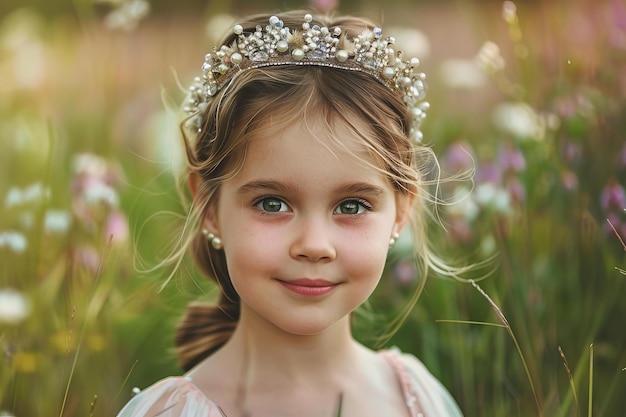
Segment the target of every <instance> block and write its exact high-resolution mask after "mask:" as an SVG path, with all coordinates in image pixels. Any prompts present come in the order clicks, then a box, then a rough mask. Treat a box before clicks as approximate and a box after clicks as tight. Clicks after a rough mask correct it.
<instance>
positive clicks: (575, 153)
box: [562, 141, 582, 165]
mask: <svg viewBox="0 0 626 417" xmlns="http://www.w3.org/2000/svg"><path fill="white" fill-rule="evenodd" d="M562 152H563V157H564V158H565V162H567V164H568V165H573V164H575V163H576V162H578V161H579V160H580V157H581V156H582V149H581V148H580V145H578V144H577V143H574V142H570V141H567V142H565V143H564V144H563V147H562Z"/></svg>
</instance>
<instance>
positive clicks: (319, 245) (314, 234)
mask: <svg viewBox="0 0 626 417" xmlns="http://www.w3.org/2000/svg"><path fill="white" fill-rule="evenodd" d="M294 227H296V230H295V235H294V239H293V242H292V244H291V247H290V250H289V252H290V255H291V257H292V258H294V259H296V260H304V261H309V262H329V261H332V260H333V259H335V257H336V256H337V252H336V249H335V245H334V243H333V239H332V232H331V230H330V229H331V227H330V225H329V224H327V221H325V220H324V219H311V218H309V219H302V221H300V222H298V225H297V226H296V225H294Z"/></svg>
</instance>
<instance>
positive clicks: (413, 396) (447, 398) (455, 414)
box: [380, 348, 462, 417]
mask: <svg viewBox="0 0 626 417" xmlns="http://www.w3.org/2000/svg"><path fill="white" fill-rule="evenodd" d="M380 354H381V355H383V356H384V357H385V358H386V359H387V360H388V361H389V363H391V365H392V367H393V368H394V370H395V372H396V375H397V376H398V379H399V380H400V384H401V385H402V389H403V391H404V393H403V394H404V398H405V399H406V402H407V406H408V407H409V409H410V410H411V415H412V416H415V417H417V416H445V417H462V413H461V410H460V409H459V406H458V405H457V403H456V401H454V399H453V398H452V396H451V395H450V393H449V392H448V390H447V389H446V388H445V387H444V386H443V384H442V383H441V382H440V381H439V380H438V379H437V378H435V376H434V375H433V374H432V373H431V372H430V371H429V370H428V369H427V368H426V366H425V365H424V364H423V363H422V362H421V361H420V360H419V359H417V358H416V357H415V356H413V355H411V354H408V353H403V352H401V351H400V350H399V349H397V348H392V349H389V350H383V351H381V352H380Z"/></svg>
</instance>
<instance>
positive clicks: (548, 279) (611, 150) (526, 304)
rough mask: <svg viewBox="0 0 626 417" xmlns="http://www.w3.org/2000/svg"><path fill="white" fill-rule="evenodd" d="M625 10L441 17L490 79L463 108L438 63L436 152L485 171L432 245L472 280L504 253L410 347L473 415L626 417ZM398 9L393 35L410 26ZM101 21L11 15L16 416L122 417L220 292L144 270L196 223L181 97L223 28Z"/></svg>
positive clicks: (8, 354) (2, 194)
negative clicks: (188, 316) (186, 315)
mask: <svg viewBox="0 0 626 417" xmlns="http://www.w3.org/2000/svg"><path fill="white" fill-rule="evenodd" d="M616 4H617V3H616V2H611V1H606V2H593V3H592V2H585V1H575V2H566V1H564V0H563V1H559V2H553V3H550V4H549V5H548V4H545V3H544V4H532V5H526V4H518V5H517V9H514V8H512V6H511V4H510V3H506V7H505V8H504V15H502V9H501V7H500V6H501V5H500V4H498V5H497V7H495V8H493V7H487V6H484V4H483V3H479V2H458V3H455V4H454V7H452V8H451V7H450V5H449V4H448V5H445V6H439V7H441V11H440V19H441V20H446V19H449V18H450V19H451V18H452V17H453V16H451V15H449V14H453V13H457V14H458V13H463V16H462V17H463V19H466V20H467V21H469V22H470V23H472V24H473V25H475V27H480V28H482V29H481V30H480V31H478V30H477V31H476V32H475V33H474V34H473V35H474V36H475V38H476V47H475V48H474V49H473V51H474V52H473V54H472V56H470V57H451V58H464V59H465V58H469V60H472V59H473V55H478V56H479V57H480V58H479V59H478V62H479V63H480V65H482V69H480V68H478V67H476V68H478V70H479V71H482V74H483V75H486V76H488V77H489V78H488V79H489V81H487V82H486V83H485V81H482V83H481V82H479V81H476V83H475V84H473V86H472V87H467V84H466V87H464V88H465V89H464V90H456V88H458V87H454V86H451V84H449V83H446V80H445V77H444V76H443V75H441V76H440V73H439V72H438V70H439V68H441V66H439V64H443V63H441V62H434V63H432V62H431V64H430V70H431V71H430V72H429V75H430V78H429V82H430V100H431V102H432V109H433V110H432V111H431V113H430V115H429V121H428V122H427V123H426V124H425V129H426V132H425V133H426V137H427V138H436V140H434V139H433V146H434V147H435V148H436V150H437V152H438V153H439V154H441V155H442V162H443V167H444V169H446V170H448V173H454V172H456V170H457V169H458V168H459V165H458V164H459V159H458V153H457V154H453V151H454V152H457V151H458V150H459V149H460V148H459V145H462V146H463V149H465V151H464V152H462V153H463V154H464V155H465V156H466V157H467V156H468V155H469V156H471V157H472V158H473V161H472V162H470V164H469V165H464V164H466V163H467V158H466V159H464V160H463V161H465V162H462V163H461V166H464V167H465V168H467V167H468V166H470V167H475V168H476V169H477V172H478V175H477V178H476V182H475V188H474V191H473V192H472V193H471V194H470V196H469V197H467V198H466V199H464V200H463V201H461V202H460V203H459V204H457V205H453V206H450V207H444V208H442V211H441V212H440V216H441V218H442V220H443V223H444V225H445V227H446V228H445V229H443V230H439V231H437V229H433V235H432V237H433V240H434V241H435V242H436V243H437V244H438V245H439V246H441V247H442V248H443V249H444V250H443V253H444V255H445V256H446V257H447V258H449V259H452V260H454V261H456V262H461V263H467V264H472V263H476V264H479V263H480V262H482V261H484V260H485V259H489V258H490V257H493V256H494V255H495V258H494V261H493V263H492V264H491V266H490V268H491V267H492V268H493V269H494V272H492V273H491V274H490V275H489V276H487V277H485V276H484V275H485V274H484V271H483V270H476V271H475V272H473V273H469V274H468V275H467V276H465V277H464V278H465V279H466V280H467V281H466V282H465V283H460V282H452V281H448V280H445V279H436V278H432V279H430V280H429V281H428V282H427V284H426V287H425V290H424V293H423V295H422V297H421V298H420V300H419V302H418V305H417V306H416V308H415V309H414V311H413V313H412V314H411V315H410V317H409V318H408V320H407V322H406V324H405V325H404V326H403V327H402V328H401V329H400V330H399V331H398V333H397V334H396V335H395V336H394V338H393V339H392V340H391V342H390V344H396V345H398V346H400V347H401V348H402V349H403V350H406V351H409V352H413V353H415V354H416V355H417V356H419V357H420V358H421V359H422V360H423V361H424V362H425V363H426V364H427V365H428V367H429V368H430V369H431V370H432V371H433V372H434V373H435V374H436V375H437V376H438V377H439V378H441V380H442V381H443V382H444V383H445V385H446V386H447V387H449V388H450V390H451V391H452V393H453V395H454V396H455V398H457V400H458V402H459V404H460V405H461V408H462V409H463V410H464V412H465V414H466V415H467V416H470V417H471V416H524V417H525V416H559V417H570V416H582V415H585V414H587V415H588V416H594V417H602V416H606V417H613V416H619V415H622V414H623V410H624V409H626V400H625V399H624V398H623V395H621V393H622V392H624V389H626V380H625V379H626V374H625V371H624V369H625V367H626V349H625V347H624V346H625V342H626V336H625V335H624V332H623V331H622V329H623V318H624V317H626V304H625V303H624V302H623V298H624V294H625V291H626V288H625V287H626V276H625V275H626V274H625V273H624V270H625V269H626V264H625V261H626V257H625V256H624V254H625V251H626V248H625V247H624V244H623V240H622V239H624V238H626V236H625V232H626V227H624V224H625V223H626V214H625V213H624V211H623V209H624V207H623V206H622V207H616V205H617V206H618V205H619V204H617V203H619V201H620V200H619V195H620V193H619V190H620V187H621V189H623V187H624V186H625V185H626V168H625V166H626V162H625V161H626V159H623V158H626V156H625V155H626V154H625V150H624V148H623V146H624V140H623V133H622V132H624V131H625V129H626V126H625V125H624V124H625V123H626V104H625V102H624V100H623V96H624V91H626V90H625V89H626V87H625V86H624V80H623V75H621V74H622V73H623V68H624V65H625V64H626V56H625V51H626V46H625V45H624V41H623V37H624V36H625V35H624V30H623V29H620V26H619V25H618V22H617V21H616V20H615V19H616V17H614V16H618V17H619V16H622V15H620V14H619V7H618V5H616ZM592 5H593V7H592ZM391 7H392V6H390V10H389V14H390V18H391V15H398V16H401V15H402V14H406V10H405V9H402V10H401V11H402V13H400V12H398V11H396V10H395V9H393V10H392V9H391ZM81 8H82V9H81V10H82V11H81V13H80V14H79V15H80V16H82V17H81V20H78V21H77V20H76V18H75V17H72V16H67V17H63V16H61V17H56V18H55V20H50V21H47V20H45V19H44V17H43V16H42V15H41V14H38V13H37V11H36V10H26V9H22V10H20V11H18V12H16V13H12V14H11V15H7V16H2V17H0V18H1V19H2V20H0V48H1V49H0V59H1V61H0V76H2V79H4V80H11V81H10V82H4V83H1V84H0V94H1V95H2V97H3V100H1V101H0V116H1V117H0V133H1V138H2V139H1V142H0V174H1V175H0V205H2V216H0V234H2V235H0V236H2V238H0V296H5V295H6V297H8V298H2V299H3V300H9V301H10V302H11V303H12V304H11V305H12V306H13V310H12V311H13V314H14V315H13V316H12V317H9V316H7V315H5V316H2V314H6V313H3V311H5V310H2V307H3V306H1V305H0V316H2V318H0V345H1V346H2V348H3V351H4V359H3V362H2V365H1V366H0V411H6V412H8V413H11V414H12V415H15V416H17V417H20V416H26V415H29V416H44V415H45V416H49V415H55V414H56V415H59V416H78V415H89V416H110V415H113V414H115V412H116V411H117V410H118V409H119V408H120V407H121V406H122V404H123V403H125V402H126V401H127V400H128V398H129V397H130V396H131V395H132V390H133V388H134V387H144V386H146V385H149V384H151V383H152V382H154V381H155V380H157V379H159V378H162V377H164V376H167V375H171V374H175V373H179V372H180V371H179V369H178V366H177V363H176V359H175V358H174V355H173V354H172V351H171V347H172V342H171V339H172V329H173V326H174V324H175V322H176V320H177V319H178V317H179V315H180V314H181V313H182V311H183V309H184V305H185V304H186V302H187V301H188V300H190V299H195V298H197V297H205V298H210V297H211V294H212V293H214V291H215V290H214V289H213V288H211V287H210V286H208V285H207V284H206V282H205V281H204V280H203V279H202V277H200V276H198V274H197V272H195V271H194V269H193V268H192V267H191V265H188V264H187V263H185V264H183V265H182V267H181V268H180V270H179V271H178V273H177V274H176V275H175V279H174V280H173V281H172V282H171V283H170V285H168V286H166V287H165V289H164V290H163V291H159V288H160V286H161V284H162V283H163V280H164V279H165V278H166V277H167V276H168V275H169V273H170V272H171V271H156V272H151V273H141V272H140V270H141V269H145V268H146V267H149V266H150V265H152V264H154V263H155V261H158V259H159V258H160V257H162V256H163V255H164V254H165V253H167V248H168V246H169V245H170V244H171V243H172V242H173V241H175V239H176V238H177V230H178V227H179V226H180V225H181V216H182V215H183V214H184V213H183V210H182V208H181V206H180V205H179V202H178V199H177V196H176V192H175V189H176V183H175V180H174V176H173V171H174V170H175V169H176V168H177V165H176V157H175V156H176V155H177V152H178V151H179V150H178V148H177V146H176V140H177V134H178V131H177V126H176V122H175V117H174V116H173V115H172V114H171V113H169V112H168V111H167V110H164V108H165V107H166V106H165V105H164V102H165V104H166V105H168V106H169V105H171V103H176V102H180V101H181V100H182V96H183V92H182V91H181V90H180V88H179V86H178V85H177V78H180V80H181V81H180V83H181V84H186V83H187V82H186V81H185V80H190V79H191V77H193V76H195V75H196V73H197V69H198V68H196V67H197V65H199V62H200V61H199V60H201V58H198V57H199V56H200V57H201V55H202V51H200V52H199V51H198V48H199V46H198V44H199V42H198V40H199V39H203V36H204V34H203V25H204V22H203V21H202V20H200V19H198V18H193V19H192V18H189V17H182V16H181V17H171V16H170V17H167V18H164V17H159V16H156V15H155V16H151V17H149V18H148V20H146V21H145V22H143V23H141V24H140V25H139V26H138V27H136V28H135V29H134V30H131V31H111V30H108V29H106V28H105V27H104V26H103V24H102V20H101V19H99V18H98V17H99V16H98V13H97V11H98V10H96V9H93V8H92V6H91V5H89V4H83V5H81ZM424 10H425V9H424ZM414 13H415V15H416V16H421V13H422V9H419V8H417V6H416V9H415V11H414ZM374 17H376V16H374ZM584 28H588V29H589V31H584V32H581V31H582V30H583V29H584ZM454 30H455V28H452V29H451V31H452V32H454ZM458 30H459V31H460V30H461V29H460V28H459V29H458ZM456 36H458V37H459V38H464V37H466V36H467V34H466V33H462V32H461V33H460V34H457V35H456ZM620 36H622V38H620ZM620 39H622V41H620ZM437 41H438V40H437V39H432V42H433V44H437ZM487 41H489V42H490V43H486V42H487ZM483 42H485V45H487V46H486V48H483V49H482V50H481V48H480V45H481V44H483ZM620 42H621V43H620ZM206 44H207V45H210V44H212V42H210V41H207V42H206ZM494 45H496V46H497V48H494ZM199 54H200V55H199ZM466 60H467V59H466ZM426 61H428V60H427V59H426V60H425V62H426ZM472 63H473V61H472ZM503 63H504V66H502V64H503ZM24 65H26V66H28V70H29V71H25V70H24V68H25V67H24ZM426 65H428V64H426ZM172 68H173V69H174V72H175V73H176V75H173V74H172ZM465 68H467V67H465ZM476 68H475V69H476ZM17 70H20V71H21V72H22V73H21V74H20V73H18V72H19V71H17ZM456 74H457V75H456V77H469V73H456ZM466 81H469V78H468V79H466ZM468 88H471V89H469V90H468ZM459 97H462V98H463V100H464V101H463V106H459V101H460V100H459ZM516 118H522V119H516ZM517 120H523V121H524V122H523V123H521V128H520V126H518V125H517V124H515V123H512V122H515V121H517ZM516 129H517V130H516ZM454 155H456V156H455V157H454V158H453V156H454ZM522 160H523V162H524V163H523V164H522V163H521V162H520V161H522ZM80 161H88V163H86V164H83V165H81V164H80ZM455 161H456V162H455ZM80 166H83V168H84V169H83V170H81V169H79V167H80ZM85 167H87V168H85ZM486 168H490V169H491V170H490V171H489V172H487V171H488V170H487V169H486ZM494 170H495V171H497V172H499V176H498V178H497V179H495V178H494V177H493V176H490V175H488V174H489V173H491V174H493V172H495V171H494ZM86 184H87V185H88V186H85V185H86ZM457 185H459V186H467V184H457ZM460 189H461V188H457V187H455V188H454V189H452V188H445V189H444V190H443V192H444V197H450V196H452V195H458V192H460V191H459V190H460ZM94 190H96V191H98V190H99V192H98V193H93V191H94ZM607 219H609V221H608V222H607ZM125 222H127V223H125ZM126 224H127V226H126ZM126 233H128V234H126ZM396 249H397V251H398V252H397V255H398V256H397V258H393V261H392V263H391V264H390V265H389V268H388V269H387V272H386V274H385V277H384V279H383V281H382V282H381V285H380V286H379V288H378V289H377V293H376V296H375V298H374V299H373V300H372V307H373V309H374V311H375V312H377V313H380V315H381V316H382V317H392V316H393V315H394V313H395V312H397V311H400V310H401V308H402V307H403V305H404V303H405V302H406V300H407V299H406V296H405V294H407V293H409V292H410V289H411V288H412V286H413V285H415V279H417V278H416V277H415V276H414V275H413V274H412V273H411V265H410V262H409V263H407V262H406V259H404V258H403V256H402V255H403V253H404V252H403V250H404V249H406V248H405V247H403V242H402V241H400V242H398V245H397V246H396ZM487 269H489V268H487ZM472 283H473V284H474V285H472ZM9 288H11V289H13V290H14V291H13V292H11V293H8V292H6V291H8V290H7V289H9ZM9 301H6V302H7V303H8V302H9ZM6 305H8V304H6ZM20 309H21V310H20ZM20 311H21V312H22V313H23V314H19V313H20ZM369 330H371V328H370V329H369ZM369 330H368V331H369ZM359 332H360V330H359ZM357 336H359V337H361V336H363V333H358V334H357Z"/></svg>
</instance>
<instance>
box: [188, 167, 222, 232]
mask: <svg viewBox="0 0 626 417" xmlns="http://www.w3.org/2000/svg"><path fill="white" fill-rule="evenodd" d="M203 181H204V180H203V179H202V177H201V176H200V175H198V174H197V173H195V172H192V173H190V174H189V177H188V178H187V182H188V185H189V191H190V192H191V196H192V197H193V200H194V204H195V205H197V206H198V207H199V208H202V206H203V205H202V204H199V203H198V200H199V199H201V198H202V193H201V192H200V190H201V189H202V182H203ZM200 225H201V228H202V229H205V230H207V231H209V232H211V233H213V234H215V235H218V236H219V227H218V222H217V207H215V204H213V203H209V204H207V205H206V206H205V207H204V208H203V210H202V212H201V213H200Z"/></svg>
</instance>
